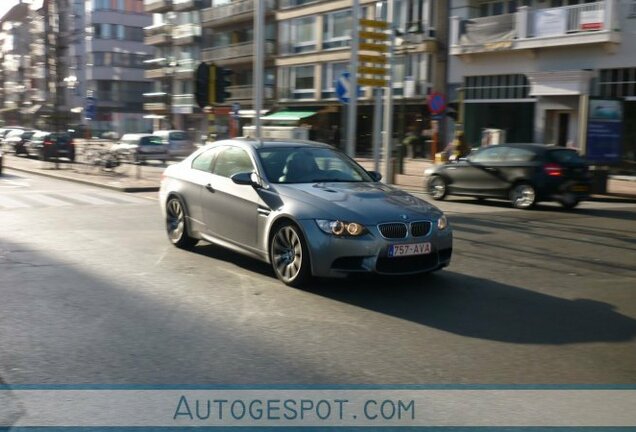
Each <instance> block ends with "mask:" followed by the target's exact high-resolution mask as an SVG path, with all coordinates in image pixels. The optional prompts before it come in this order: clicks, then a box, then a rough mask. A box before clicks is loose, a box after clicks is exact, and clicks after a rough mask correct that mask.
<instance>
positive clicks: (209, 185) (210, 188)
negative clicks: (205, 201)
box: [205, 183, 216, 193]
mask: <svg viewBox="0 0 636 432" xmlns="http://www.w3.org/2000/svg"><path fill="white" fill-rule="evenodd" d="M205 188H206V189H207V190H208V192H212V193H214V192H216V191H215V190H214V188H213V187H212V185H211V184H210V183H208V184H206V185H205Z"/></svg>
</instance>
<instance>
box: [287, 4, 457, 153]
mask: <svg viewBox="0 0 636 432" xmlns="http://www.w3.org/2000/svg"><path fill="white" fill-rule="evenodd" d="M390 1H393V7H394V18H395V20H394V23H393V25H392V26H391V27H392V29H393V30H392V31H394V32H395V33H394V35H395V36H396V38H395V45H396V47H395V59H394V74H393V76H394V82H393V92H394V103H395V108H394V112H395V121H394V125H395V127H394V131H395V137H397V138H402V137H404V135H405V134H406V133H407V131H414V132H416V133H418V134H419V133H422V132H423V131H426V130H430V128H431V123H430V120H431V115H430V113H429V111H428V108H427V104H426V100H427V96H428V95H429V94H430V93H431V92H432V91H440V92H441V91H444V89H445V75H446V69H445V68H446V53H445V43H444V41H445V38H446V33H447V32H446V28H447V19H448V18H447V17H448V15H447V3H446V1H443V0H390ZM360 5H361V16H359V17H352V11H351V6H352V5H351V1H348V0H324V1H303V0H281V1H280V4H279V9H278V12H277V13H276V21H277V23H278V35H279V38H278V56H277V58H276V67H277V75H278V90H279V94H278V102H279V105H280V106H282V107H286V108H288V109H291V110H302V111H303V112H304V113H305V114H303V115H306V114H309V113H315V115H313V116H311V117H308V118H307V121H308V122H310V123H311V125H312V129H313V132H314V138H315V139H318V140H321V141H325V142H329V143H333V144H335V145H341V141H342V140H343V138H344V137H345V135H346V134H345V131H344V124H345V122H346V105H343V104H342V103H340V102H339V101H338V98H337V95H336V89H335V81H336V80H337V79H338V77H339V76H341V75H342V74H343V73H344V72H351V71H350V70H349V65H350V61H351V30H352V28H353V26H354V25H358V20H359V18H368V19H372V20H375V19H378V20H385V19H386V7H387V3H386V2H378V1H368V0H361V1H360ZM372 96H373V95H372V89H371V88H366V89H364V92H363V95H362V97H361V98H360V99H359V102H358V119H357V124H358V128H357V129H358V130H357V150H356V151H357V153H358V154H360V153H368V152H369V151H370V150H371V131H372V130H373V124H372V121H373V97H372Z"/></svg>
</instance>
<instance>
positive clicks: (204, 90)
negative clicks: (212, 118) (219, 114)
mask: <svg viewBox="0 0 636 432" xmlns="http://www.w3.org/2000/svg"><path fill="white" fill-rule="evenodd" d="M210 69H211V66H210V65H208V64H207V63H201V64H200V65H199V66H198V67H197V69H196V70H195V71H194V99H195V100H196V101H197V105H199V108H201V109H203V108H205V107H206V106H208V105H212V103H214V101H212V100H210V96H211V94H210Z"/></svg>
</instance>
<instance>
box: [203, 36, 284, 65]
mask: <svg viewBox="0 0 636 432" xmlns="http://www.w3.org/2000/svg"><path fill="white" fill-rule="evenodd" d="M275 52H276V44H275V43H274V42H273V41H266V42H265V55H273V54H274V53H275ZM202 57H203V61H204V62H218V61H219V60H220V61H223V60H239V61H251V58H252V57H254V42H244V43H240V44H233V45H228V46H224V47H218V48H208V49H205V50H203V51H202ZM239 61H235V62H234V63H238V62H239ZM226 63H227V62H226Z"/></svg>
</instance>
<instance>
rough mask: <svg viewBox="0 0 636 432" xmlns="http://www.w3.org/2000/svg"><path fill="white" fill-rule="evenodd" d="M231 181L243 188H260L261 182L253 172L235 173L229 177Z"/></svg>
mask: <svg viewBox="0 0 636 432" xmlns="http://www.w3.org/2000/svg"><path fill="white" fill-rule="evenodd" d="M230 178H231V179H232V181H233V182H234V183H236V184H238V185H244V186H253V187H256V188H258V187H261V182H260V179H259V177H258V174H256V173H255V172H251V173H249V172H241V173H236V174H234V175H233V176H232V177H230Z"/></svg>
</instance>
